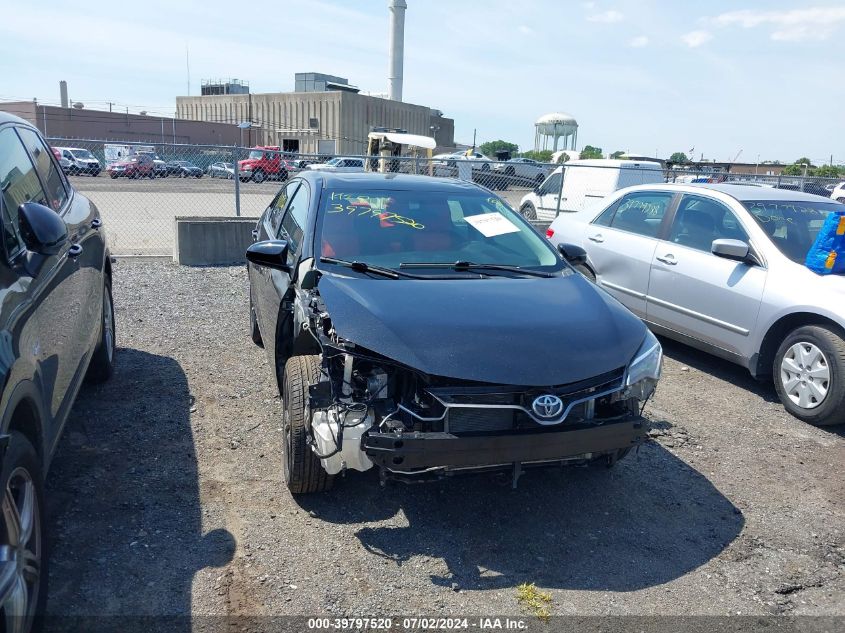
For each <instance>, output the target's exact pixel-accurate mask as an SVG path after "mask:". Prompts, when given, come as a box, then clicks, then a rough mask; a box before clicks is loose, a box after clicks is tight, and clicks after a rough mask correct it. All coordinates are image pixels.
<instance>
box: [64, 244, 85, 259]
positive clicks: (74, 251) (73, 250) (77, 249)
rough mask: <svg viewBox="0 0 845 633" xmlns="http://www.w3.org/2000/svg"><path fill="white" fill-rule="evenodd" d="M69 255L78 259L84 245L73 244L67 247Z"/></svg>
mask: <svg viewBox="0 0 845 633" xmlns="http://www.w3.org/2000/svg"><path fill="white" fill-rule="evenodd" d="M67 255H68V257H73V258H74V259H76V258H77V257H79V256H80V255H82V245H81V244H71V246H70V248H69V249H67Z"/></svg>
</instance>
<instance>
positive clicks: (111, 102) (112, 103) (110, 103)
mask: <svg viewBox="0 0 845 633" xmlns="http://www.w3.org/2000/svg"><path fill="white" fill-rule="evenodd" d="M107 103H108V104H109V112H111V107H112V106H113V105H114V102H113V101H108V102H107Z"/></svg>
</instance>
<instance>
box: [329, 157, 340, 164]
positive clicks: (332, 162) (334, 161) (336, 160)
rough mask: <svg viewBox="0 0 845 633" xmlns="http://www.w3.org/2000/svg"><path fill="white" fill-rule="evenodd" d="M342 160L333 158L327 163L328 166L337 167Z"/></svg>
mask: <svg viewBox="0 0 845 633" xmlns="http://www.w3.org/2000/svg"><path fill="white" fill-rule="evenodd" d="M341 160H342V159H340V158H332V159H331V160H327V161H326V165H337V164H338V163H339V162H340V161H341Z"/></svg>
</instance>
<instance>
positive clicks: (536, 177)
mask: <svg viewBox="0 0 845 633" xmlns="http://www.w3.org/2000/svg"><path fill="white" fill-rule="evenodd" d="M493 171H494V172H496V174H497V175H498V174H504V175H506V176H513V177H515V178H524V179H525V180H532V181H534V182H535V183H537V184H539V183H541V182H543V181H544V180H545V179H546V178H547V177H548V175H549V172H550V171H551V170H550V168H549V166H548V165H545V164H543V163H540V162H537V161H536V160H534V159H532V158H511V159H510V160H508V161H506V162H504V163H496V164H495V165H493Z"/></svg>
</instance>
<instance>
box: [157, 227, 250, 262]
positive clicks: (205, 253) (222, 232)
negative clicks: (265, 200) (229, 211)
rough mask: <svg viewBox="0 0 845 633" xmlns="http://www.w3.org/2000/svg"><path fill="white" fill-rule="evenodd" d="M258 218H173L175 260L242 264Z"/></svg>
mask: <svg viewBox="0 0 845 633" xmlns="http://www.w3.org/2000/svg"><path fill="white" fill-rule="evenodd" d="M257 221H258V218H243V217H240V218H238V217H214V216H212V217H189V216H177V217H176V218H174V230H175V238H176V239H175V240H174V242H173V261H174V262H176V263H177V264H182V265H183V266H215V265H221V264H242V263H244V262H245V261H246V249H247V248H248V247H249V245H250V244H252V230H253V229H254V228H255V225H256V222H257Z"/></svg>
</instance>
